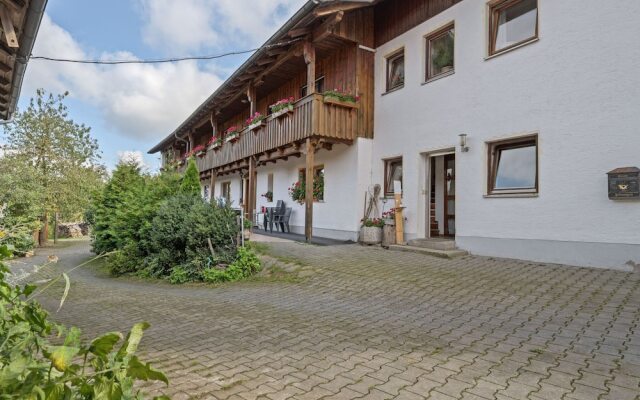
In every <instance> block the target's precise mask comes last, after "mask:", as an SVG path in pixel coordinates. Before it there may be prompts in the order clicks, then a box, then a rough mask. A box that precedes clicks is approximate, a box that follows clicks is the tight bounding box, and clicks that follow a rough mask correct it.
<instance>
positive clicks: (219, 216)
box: [147, 194, 239, 279]
mask: <svg viewBox="0 0 640 400" xmlns="http://www.w3.org/2000/svg"><path fill="white" fill-rule="evenodd" d="M238 232H239V227H238V224H237V222H236V215H235V212H234V211H233V210H232V209H231V208H230V207H229V206H227V205H222V206H221V205H219V204H216V203H215V202H214V204H209V203H207V202H206V201H204V200H203V199H202V198H201V197H200V196H195V195H189V194H181V195H177V196H174V197H172V198H170V199H169V200H168V201H167V202H166V203H165V204H163V205H162V206H161V207H160V209H159V210H158V213H157V215H156V216H155V218H154V219H153V221H152V223H151V229H150V235H149V238H150V241H149V243H150V245H151V248H152V250H151V254H150V255H149V257H148V258H147V265H148V266H149V267H150V268H151V269H152V271H151V273H152V275H154V276H157V277H166V276H168V275H170V274H171V270H172V269H174V268H176V267H182V268H184V269H185V270H187V272H188V274H189V275H190V276H191V277H193V278H194V279H197V277H199V276H200V274H201V272H202V270H204V268H205V267H206V261H205V260H208V261H209V263H210V264H212V265H218V264H230V263H232V262H233V261H234V260H235V258H236V251H237V250H236V246H237V245H236V241H237V236H238ZM209 240H210V241H211V247H212V248H213V255H212V254H211V250H210V248H209Z"/></svg>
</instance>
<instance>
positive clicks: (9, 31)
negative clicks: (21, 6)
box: [0, 4, 19, 49]
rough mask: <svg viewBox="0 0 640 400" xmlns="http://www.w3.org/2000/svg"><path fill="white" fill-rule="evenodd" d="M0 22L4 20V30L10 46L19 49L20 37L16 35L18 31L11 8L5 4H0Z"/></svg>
mask: <svg viewBox="0 0 640 400" xmlns="http://www.w3.org/2000/svg"><path fill="white" fill-rule="evenodd" d="M0 22H2V32H3V34H4V38H5V40H6V41H7V44H8V45H9V47H11V48H15V49H17V48H18V47H19V46H18V37H17V36H16V31H15V29H14V28H13V21H12V20H11V15H10V14H9V10H8V9H7V7H6V6H5V5H4V4H0Z"/></svg>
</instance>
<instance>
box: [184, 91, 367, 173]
mask: <svg viewBox="0 0 640 400" xmlns="http://www.w3.org/2000/svg"><path fill="white" fill-rule="evenodd" d="M357 108H358V105H357V104H345V103H342V104H340V103H335V102H331V101H330V100H329V99H326V100H325V98H324V97H323V96H322V95H321V94H311V95H309V96H306V97H304V98H302V99H300V100H298V101H297V102H296V103H295V105H294V109H293V111H292V112H291V113H288V114H286V115H282V116H279V117H273V116H269V117H268V118H267V119H266V121H265V124H264V126H262V127H261V128H257V129H255V130H253V131H251V130H249V129H248V128H245V129H244V130H243V131H242V132H241V134H240V138H239V139H238V140H237V141H235V142H233V143H224V144H223V145H222V146H221V147H219V148H218V149H215V150H212V149H209V150H207V153H206V155H205V156H203V157H198V158H196V160H197V164H198V169H199V170H200V172H201V173H203V174H206V175H209V173H208V172H210V171H211V170H216V172H217V173H226V172H232V171H235V170H238V169H242V168H246V167H247V165H248V162H249V158H250V157H252V156H253V157H254V158H255V161H256V162H257V163H258V165H260V164H266V163H267V162H274V161H275V160H277V159H280V158H285V157H289V156H293V155H300V152H301V151H300V150H301V148H302V147H301V145H302V143H303V142H305V140H306V139H307V138H312V139H316V140H318V141H319V142H320V143H323V144H324V145H325V146H330V145H331V144H332V143H347V144H350V143H352V142H353V141H354V140H355V138H356V136H357V132H358V129H357V124H358V116H357V112H356V109H357Z"/></svg>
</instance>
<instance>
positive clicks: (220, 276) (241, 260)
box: [202, 247, 260, 283]
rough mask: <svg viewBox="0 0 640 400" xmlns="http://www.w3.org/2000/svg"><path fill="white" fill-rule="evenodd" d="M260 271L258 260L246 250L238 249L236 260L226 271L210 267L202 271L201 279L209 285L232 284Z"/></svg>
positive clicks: (252, 253) (251, 252) (244, 248)
mask: <svg viewBox="0 0 640 400" xmlns="http://www.w3.org/2000/svg"><path fill="white" fill-rule="evenodd" d="M259 271H260V260H259V259H258V256H256V254H255V253H254V252H253V251H252V250H250V249H248V248H246V247H242V248H240V249H238V258H237V260H236V261H234V262H233V263H232V264H231V265H229V266H228V267H227V268H226V269H223V268H218V267H210V268H207V269H205V270H203V271H202V279H203V280H204V281H205V282H209V283H220V282H232V281H237V280H240V279H244V278H247V277H249V276H251V275H253V274H255V273H257V272H259Z"/></svg>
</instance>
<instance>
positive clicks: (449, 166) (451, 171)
mask: <svg viewBox="0 0 640 400" xmlns="http://www.w3.org/2000/svg"><path fill="white" fill-rule="evenodd" d="M444 234H445V236H455V234H456V155H455V154H447V155H446V156H444Z"/></svg>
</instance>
